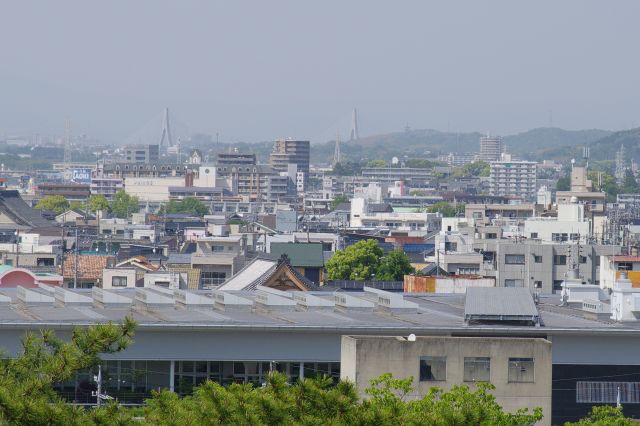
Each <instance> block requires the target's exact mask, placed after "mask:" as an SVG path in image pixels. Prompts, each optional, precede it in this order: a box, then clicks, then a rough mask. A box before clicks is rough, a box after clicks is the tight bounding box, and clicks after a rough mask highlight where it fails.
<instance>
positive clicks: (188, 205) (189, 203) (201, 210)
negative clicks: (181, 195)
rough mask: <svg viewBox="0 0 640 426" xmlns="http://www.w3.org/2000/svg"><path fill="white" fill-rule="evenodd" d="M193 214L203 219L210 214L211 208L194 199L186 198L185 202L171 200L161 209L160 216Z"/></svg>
mask: <svg viewBox="0 0 640 426" xmlns="http://www.w3.org/2000/svg"><path fill="white" fill-rule="evenodd" d="M177 213H184V214H192V215H195V216H198V217H202V216H204V215H206V214H209V208H208V207H207V206H205V205H204V203H202V201H200V200H198V199H197V198H193V197H186V198H185V199H184V200H171V201H169V203H167V204H165V205H163V206H162V207H161V208H160V214H177Z"/></svg>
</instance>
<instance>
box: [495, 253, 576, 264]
mask: <svg viewBox="0 0 640 426" xmlns="http://www.w3.org/2000/svg"><path fill="white" fill-rule="evenodd" d="M525 261H526V259H525V255H524V254H505V255H504V263H505V264H507V265H524V264H525ZM533 261H534V262H535V263H542V256H539V255H533ZM579 261H580V263H582V264H584V263H587V257H586V256H579ZM553 264H554V265H566V264H567V256H566V255H564V254H556V255H554V256H553Z"/></svg>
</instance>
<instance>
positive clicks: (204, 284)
mask: <svg viewBox="0 0 640 426" xmlns="http://www.w3.org/2000/svg"><path fill="white" fill-rule="evenodd" d="M226 280H227V274H226V273H225V272H209V271H203V272H201V273H200V288H201V289H202V290H210V289H213V288H216V287H218V286H219V285H220V284H222V283H223V282H225V281H226Z"/></svg>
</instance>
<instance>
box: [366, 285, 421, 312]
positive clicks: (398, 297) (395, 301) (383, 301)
mask: <svg viewBox="0 0 640 426" xmlns="http://www.w3.org/2000/svg"><path fill="white" fill-rule="evenodd" d="M363 289H364V291H365V292H367V293H373V294H376V295H377V296H378V305H377V308H378V309H379V310H381V311H387V312H402V313H415V312H417V311H418V304H417V303H414V302H409V301H407V300H404V296H403V295H402V294H399V293H391V292H389V291H384V290H379V289H377V288H373V287H366V286H365V287H364V288H363Z"/></svg>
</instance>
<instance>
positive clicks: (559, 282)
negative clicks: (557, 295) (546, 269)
mask: <svg viewBox="0 0 640 426" xmlns="http://www.w3.org/2000/svg"><path fill="white" fill-rule="evenodd" d="M563 282H564V281H562V280H553V291H557V290H562V283H563Z"/></svg>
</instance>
